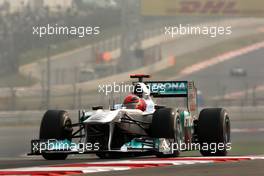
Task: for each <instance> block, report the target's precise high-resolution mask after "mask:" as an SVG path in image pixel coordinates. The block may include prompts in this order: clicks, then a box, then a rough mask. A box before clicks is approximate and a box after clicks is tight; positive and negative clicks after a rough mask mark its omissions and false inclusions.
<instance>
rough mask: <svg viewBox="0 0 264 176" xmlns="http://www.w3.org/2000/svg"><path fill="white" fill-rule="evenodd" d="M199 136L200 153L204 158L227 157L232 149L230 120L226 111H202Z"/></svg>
mask: <svg viewBox="0 0 264 176" xmlns="http://www.w3.org/2000/svg"><path fill="white" fill-rule="evenodd" d="M197 134H198V140H199V143H200V146H201V147H200V153H201V154H202V155H203V156H226V155H227V152H228V150H230V149H231V143H230V120H229V116H228V114H227V112H226V110H225V109H222V108H211V109H204V110H202V111H201V112H200V115H199V119H198V126H197ZM205 146H206V147H205Z"/></svg>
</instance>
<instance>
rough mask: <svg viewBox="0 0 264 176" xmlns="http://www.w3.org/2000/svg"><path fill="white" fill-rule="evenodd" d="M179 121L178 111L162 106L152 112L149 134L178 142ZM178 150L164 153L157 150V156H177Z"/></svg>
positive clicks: (171, 141)
mask: <svg viewBox="0 0 264 176" xmlns="http://www.w3.org/2000/svg"><path fill="white" fill-rule="evenodd" d="M180 134H181V123H180V117H179V113H178V112H177V111H176V110H174V109H172V108H162V109H158V110H156V111H155V113H154V114H153V119H152V125H151V135H152V137H154V138H165V139H169V142H170V145H172V143H177V144H179V143H180V140H181V136H180ZM179 154H180V150H174V151H173V154H164V153H162V152H158V153H157V154H156V156H157V157H177V156H179Z"/></svg>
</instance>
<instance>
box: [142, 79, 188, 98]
mask: <svg viewBox="0 0 264 176" xmlns="http://www.w3.org/2000/svg"><path fill="white" fill-rule="evenodd" d="M144 83H145V84H146V85H147V87H148V88H149V90H150V94H151V95H152V96H154V97H188V81H149V82H144Z"/></svg>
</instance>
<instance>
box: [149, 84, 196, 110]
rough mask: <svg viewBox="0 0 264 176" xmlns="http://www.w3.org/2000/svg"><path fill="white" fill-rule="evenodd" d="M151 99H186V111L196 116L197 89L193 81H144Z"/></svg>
mask: <svg viewBox="0 0 264 176" xmlns="http://www.w3.org/2000/svg"><path fill="white" fill-rule="evenodd" d="M144 83H145V84H146V85H147V87H148V88H149V90H150V95H151V96H153V97H161V98H162V97H176V98H177V97H186V98H187V106H188V110H189V111H190V112H191V113H192V114H197V110H198V105H197V89H196V87H195V85H194V82H193V81H146V82H144Z"/></svg>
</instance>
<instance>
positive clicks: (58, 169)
mask: <svg viewBox="0 0 264 176" xmlns="http://www.w3.org/2000/svg"><path fill="white" fill-rule="evenodd" d="M263 159H264V157H262V156H244V157H235V156H234V157H179V158H138V159H133V160H113V161H100V162H84V163H72V164H59V165H49V166H37V167H24V168H13V169H2V170H0V175H77V174H86V173H99V172H113V171H114V172H116V174H118V171H126V170H135V169H143V168H155V167H156V168H157V167H165V166H182V165H194V164H210V163H228V162H241V161H250V160H263ZM164 174H166V173H164Z"/></svg>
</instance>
